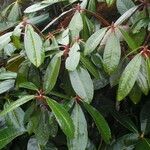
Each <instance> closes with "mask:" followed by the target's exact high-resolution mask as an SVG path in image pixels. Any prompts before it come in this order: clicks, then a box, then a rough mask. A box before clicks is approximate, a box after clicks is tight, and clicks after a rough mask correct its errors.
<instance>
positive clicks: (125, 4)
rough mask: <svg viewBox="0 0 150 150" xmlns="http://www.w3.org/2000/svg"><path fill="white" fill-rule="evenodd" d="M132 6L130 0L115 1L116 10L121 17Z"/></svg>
mask: <svg viewBox="0 0 150 150" xmlns="http://www.w3.org/2000/svg"><path fill="white" fill-rule="evenodd" d="M134 6H135V5H134V3H133V1H132V0H117V9H118V11H119V13H120V14H121V15H123V14H124V13H125V12H126V11H128V10H129V9H130V8H132V7H134Z"/></svg>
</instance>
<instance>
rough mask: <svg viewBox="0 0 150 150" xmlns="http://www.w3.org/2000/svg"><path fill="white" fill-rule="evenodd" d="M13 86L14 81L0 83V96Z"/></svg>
mask: <svg viewBox="0 0 150 150" xmlns="http://www.w3.org/2000/svg"><path fill="white" fill-rule="evenodd" d="M14 84H15V80H5V81H2V82H0V94H2V93H4V92H6V91H8V90H10V89H11V88H13V87H14Z"/></svg>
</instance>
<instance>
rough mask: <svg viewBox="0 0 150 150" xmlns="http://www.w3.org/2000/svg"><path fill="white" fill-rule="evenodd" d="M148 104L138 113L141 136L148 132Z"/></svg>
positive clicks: (149, 114)
mask: <svg viewBox="0 0 150 150" xmlns="http://www.w3.org/2000/svg"><path fill="white" fill-rule="evenodd" d="M149 108H150V102H147V103H146V104H145V105H144V106H143V108H142V110H141V113H140V122H141V131H142V133H143V134H148V133H149V132H150V109H149Z"/></svg>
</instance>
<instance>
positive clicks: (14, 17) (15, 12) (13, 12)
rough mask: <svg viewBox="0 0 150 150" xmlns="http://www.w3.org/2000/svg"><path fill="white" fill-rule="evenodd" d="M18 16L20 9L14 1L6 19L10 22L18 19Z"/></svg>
mask: <svg viewBox="0 0 150 150" xmlns="http://www.w3.org/2000/svg"><path fill="white" fill-rule="evenodd" d="M20 16H21V9H20V6H19V4H18V2H17V1H16V2H15V3H14V5H13V6H12V8H11V10H10V13H9V15H8V20H9V21H10V22H15V21H17V20H19V18H20Z"/></svg>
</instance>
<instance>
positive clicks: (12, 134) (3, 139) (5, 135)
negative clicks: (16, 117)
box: [0, 127, 24, 149]
mask: <svg viewBox="0 0 150 150" xmlns="http://www.w3.org/2000/svg"><path fill="white" fill-rule="evenodd" d="M22 134H24V131H18V130H17V129H15V128H13V127H9V128H4V129H2V130H0V149H2V148H4V147H5V146H6V145H7V144H8V143H10V142H11V141H12V140H13V139H15V138H16V137H18V136H20V135H22Z"/></svg>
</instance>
